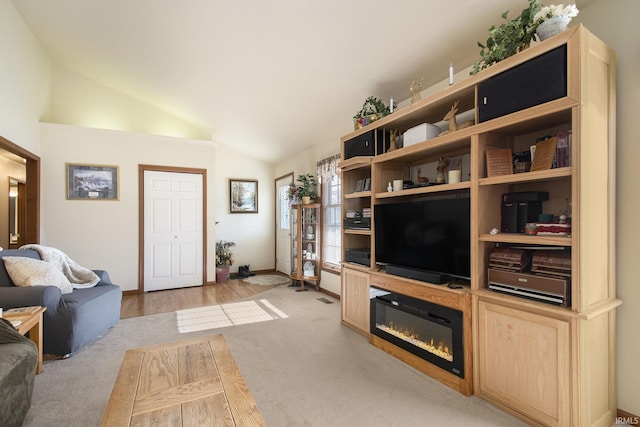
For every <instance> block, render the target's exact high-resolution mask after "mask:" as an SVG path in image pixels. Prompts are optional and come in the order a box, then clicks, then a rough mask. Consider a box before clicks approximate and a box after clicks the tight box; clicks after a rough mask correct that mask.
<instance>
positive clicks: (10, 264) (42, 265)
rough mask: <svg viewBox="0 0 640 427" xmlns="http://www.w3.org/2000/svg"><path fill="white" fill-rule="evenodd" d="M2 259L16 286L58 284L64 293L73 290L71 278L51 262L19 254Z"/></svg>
mask: <svg viewBox="0 0 640 427" xmlns="http://www.w3.org/2000/svg"><path fill="white" fill-rule="evenodd" d="M2 260H3V261H4V266H5V268H6V269H7V273H9V277H11V280H12V281H13V283H14V284H15V285H16V286H23V287H24V286H56V287H57V288H59V289H60V291H61V292H62V293H63V294H69V293H71V292H73V287H72V286H71V282H69V279H67V278H66V277H65V276H64V274H62V272H61V271H60V270H58V269H57V268H56V266H55V265H53V264H51V263H49V262H46V261H41V260H39V259H32V258H25V257H19V256H15V257H13V256H5V257H3V258H2Z"/></svg>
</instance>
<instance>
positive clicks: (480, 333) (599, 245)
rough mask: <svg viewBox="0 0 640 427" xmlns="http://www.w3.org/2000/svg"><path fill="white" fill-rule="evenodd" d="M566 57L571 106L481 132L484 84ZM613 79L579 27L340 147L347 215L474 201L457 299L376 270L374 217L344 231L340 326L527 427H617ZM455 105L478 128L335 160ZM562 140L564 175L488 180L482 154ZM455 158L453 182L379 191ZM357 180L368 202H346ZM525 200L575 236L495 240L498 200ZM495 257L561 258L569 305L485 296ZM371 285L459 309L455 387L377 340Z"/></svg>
mask: <svg viewBox="0 0 640 427" xmlns="http://www.w3.org/2000/svg"><path fill="white" fill-rule="evenodd" d="M564 45H566V47H567V76H566V82H567V83H566V86H567V96H564V97H560V98H558V99H555V100H552V101H550V102H545V103H543V104H539V105H535V106H532V107H529V108H526V109H523V110H520V111H516V112H513V113H510V114H506V115H503V116H501V117H497V118H494V119H491V120H487V121H484V122H481V123H478V120H477V115H478V108H477V107H478V105H477V99H478V96H477V91H478V85H479V84H480V83H482V82H483V81H486V80H487V79H489V78H491V77H493V76H496V75H498V74H500V73H502V72H503V71H507V70H510V69H512V68H513V67H516V66H518V65H521V64H524V63H526V62H527V61H530V60H532V59H533V58H536V57H538V56H539V55H541V54H544V53H546V52H549V51H551V50H552V49H555V48H557V47H560V46H564ZM615 76H616V69H615V53H614V52H613V51H612V50H611V49H610V48H608V47H607V46H606V45H605V44H604V43H603V42H602V41H600V40H599V39H597V38H596V37H595V36H593V35H592V34H591V33H590V32H589V31H588V30H587V29H586V28H584V27H583V26H582V25H579V26H577V27H574V28H570V29H569V30H567V31H565V32H564V33H562V34H559V35H557V36H555V37H553V38H551V39H548V40H546V41H544V42H541V43H538V44H536V45H534V46H532V47H530V48H528V49H526V50H525V51H523V52H521V53H519V54H517V55H514V56H512V57H510V58H508V59H507V60H504V61H502V62H500V63H498V64H495V65H493V66H491V67H490V68H488V69H486V70H483V71H481V72H479V73H478V74H476V75H474V76H470V77H469V78H467V79H465V80H463V81H460V82H457V83H455V84H453V85H451V86H449V87H448V88H446V89H443V90H441V91H439V92H437V93H434V94H432V95H429V96H428V97H426V98H425V99H422V100H419V101H417V102H415V103H414V104H412V105H410V106H408V107H405V108H402V109H400V110H397V111H396V112H394V113H392V114H391V115H389V116H387V117H384V118H382V119H380V120H378V121H375V122H373V123H371V124H369V125H368V126H365V127H364V128H362V129H359V130H357V131H355V132H352V133H350V134H348V135H345V136H344V137H343V138H342V139H341V144H342V147H343V150H342V151H343V156H342V160H341V163H340V168H341V171H342V188H343V200H342V209H343V217H344V216H345V214H346V212H347V211H348V210H362V209H363V208H372V210H373V208H374V206H375V205H377V204H383V203H389V202H394V201H409V200H412V199H415V198H417V197H423V196H425V195H431V194H433V195H440V194H449V193H453V192H456V191H459V190H466V191H468V192H469V193H470V198H471V215H470V218H471V221H470V222H471V224H470V225H471V248H470V253H471V282H470V286H469V287H465V288H463V289H449V288H447V286H444V285H435V284H431V283H426V282H421V281H417V280H412V279H405V278H401V277H396V276H392V275H389V274H386V273H385V272H384V271H381V270H380V268H379V266H378V265H377V264H376V257H375V254H376V248H375V216H374V218H373V221H372V225H371V230H362V229H356V230H353V229H346V228H344V226H343V230H342V246H343V265H342V278H341V281H342V284H341V306H342V307H341V320H342V323H343V324H344V325H346V326H348V327H350V328H353V329H354V330H356V331H358V332H360V333H361V334H363V335H365V336H367V337H369V338H370V340H371V342H372V343H373V344H374V345H376V346H379V347H380V348H382V349H383V350H385V351H387V352H389V353H391V354H393V355H394V356H396V357H398V358H400V359H401V360H403V361H405V362H406V363H409V364H411V365H412V366H414V367H416V368H417V369H419V370H422V371H423V372H425V373H427V374H428V375H431V376H433V377H434V378H436V379H437V380H439V381H441V382H443V383H444V384H447V385H448V386H450V387H452V388H454V389H456V390H458V391H460V392H461V393H463V394H466V395H469V394H476V395H478V396H480V397H482V398H483V399H485V400H487V401H489V402H491V403H492V404H494V405H496V406H498V407H500V408H502V409H504V410H506V411H508V412H510V413H512V414H514V415H516V416H517V417H520V418H522V419H524V420H525V421H527V422H529V423H533V424H536V425H558V426H608V425H611V424H613V422H614V420H615V416H616V384H615V378H616V371H615V359H616V354H615V352H616V346H615V341H616V336H615V313H616V307H617V306H618V305H620V304H621V301H620V300H618V299H617V298H616V278H615V202H616V199H615V158H616V156H615V144H616V138H615V121H616V120H615V117H616V116H615V103H616V97H615V94H616V86H615ZM522 84H527V82H522ZM456 101H459V111H465V110H470V109H474V108H475V115H476V121H475V123H476V124H475V125H472V126H471V127H468V128H464V129H460V130H457V131H455V132H451V133H447V134H445V135H441V136H438V137H435V138H433V139H430V140H427V141H423V142H419V143H416V144H413V145H411V146H408V147H405V148H401V149H397V150H393V151H390V152H386V153H381V152H377V153H376V154H375V155H373V156H359V157H351V158H348V159H345V156H344V151H345V150H344V144H345V142H347V141H350V140H352V139H353V138H355V137H357V136H359V135H362V134H364V133H366V132H369V131H371V130H372V129H378V128H379V129H385V130H393V129H398V130H399V133H400V134H402V133H403V132H404V131H406V130H407V129H409V128H412V127H414V126H417V125H419V124H421V123H436V122H439V121H440V120H442V117H444V115H445V113H446V112H447V111H448V110H449V109H450V108H451V105H453V103H454V102H456ZM560 131H563V132H568V131H571V133H572V149H571V157H570V161H571V162H570V166H567V167H558V168H554V169H548V170H540V171H535V172H524V173H516V174H510V175H502V176H492V177H488V176H487V165H486V152H487V151H488V150H492V149H498V148H510V149H512V150H513V151H514V152H516V151H521V150H523V147H524V148H528V147H529V146H530V145H532V144H535V140H536V137H537V136H540V135H545V134H556V133H557V132H560ZM532 140H533V143H532ZM460 155H464V156H465V158H466V159H468V162H469V163H468V165H469V167H468V168H467V169H468V170H463V174H462V181H461V182H459V183H454V184H442V185H435V186H426V187H418V188H410V189H404V190H400V191H391V192H390V191H387V185H388V183H389V182H390V181H393V180H395V179H405V180H408V179H412V178H415V169H416V166H419V165H422V166H423V171H425V170H428V169H429V168H432V169H435V167H434V166H432V164H435V162H437V161H438V159H439V157H440V156H447V157H450V158H452V159H453V158H456V157H458V156H460ZM424 165H429V166H426V167H425V166H424ZM410 171H413V175H412V176H410V173H411V172H410ZM423 175H424V173H423ZM366 178H370V179H371V191H358V192H351V190H350V189H354V188H356V183H357V182H358V181H359V180H362V179H366ZM414 180H415V179H414ZM521 191H545V192H548V193H549V200H548V201H545V202H544V203H543V207H544V212H549V213H554V214H556V216H557V215H559V214H560V213H561V212H566V213H567V214H569V217H570V221H571V234H570V235H569V236H539V235H526V234H523V233H497V234H491V233H490V230H492V229H493V228H497V229H498V230H500V229H501V200H502V199H501V198H502V195H503V194H504V193H511V192H521ZM497 245H503V246H504V245H528V246H533V247H543V246H544V247H563V248H570V250H571V281H570V290H571V293H570V304H569V306H568V307H561V306H558V305H553V304H549V303H545V302H540V301H534V300H531V299H525V298H521V297H518V296H513V295H507V294H503V293H498V292H494V291H492V290H490V289H489V288H488V267H489V255H490V252H491V250H492V249H494V248H495V247H496V246H497ZM351 248H370V253H371V256H370V259H371V261H370V265H362V264H357V263H352V262H347V261H346V258H345V257H344V252H345V251H346V250H347V249H351ZM370 286H374V287H376V288H381V289H386V290H389V291H392V292H398V293H402V294H405V295H408V296H412V297H414V298H417V299H421V300H425V301H430V302H435V303H437V304H442V305H446V306H449V307H454V308H457V309H458V310H461V311H463V313H464V328H465V331H464V346H465V351H464V360H465V378H464V379H460V378H457V377H455V376H453V375H451V374H449V373H448V372H446V371H443V370H441V369H440V368H438V367H430V366H423V365H422V364H421V362H420V361H419V360H416V359H418V358H416V357H415V356H413V355H411V354H410V353H408V352H405V351H404V350H402V349H400V348H398V347H396V346H394V345H393V344H390V343H385V342H384V340H380V339H378V338H377V337H373V335H371V334H370V331H369V322H370V319H369V315H370V313H369V289H370ZM380 341H382V343H381V342H380ZM426 365H428V363H427V364H426Z"/></svg>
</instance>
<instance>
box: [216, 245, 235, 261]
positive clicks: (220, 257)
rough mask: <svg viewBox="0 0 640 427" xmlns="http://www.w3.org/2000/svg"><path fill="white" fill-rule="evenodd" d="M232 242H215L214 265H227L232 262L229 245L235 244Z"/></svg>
mask: <svg viewBox="0 0 640 427" xmlns="http://www.w3.org/2000/svg"><path fill="white" fill-rule="evenodd" d="M235 245H236V244H235V243H234V242H226V241H224V240H219V241H217V242H216V266H218V267H222V266H228V265H231V264H233V252H231V249H230V248H231V247H232V246H235Z"/></svg>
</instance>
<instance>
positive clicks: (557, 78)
mask: <svg viewBox="0 0 640 427" xmlns="http://www.w3.org/2000/svg"><path fill="white" fill-rule="evenodd" d="M564 96H567V46H566V45H562V46H560V47H557V48H555V49H553V50H550V51H549V52H546V53H544V54H542V55H540V56H537V57H535V58H533V59H531V60H529V61H527V62H524V63H522V64H520V65H518V66H516V67H513V68H511V69H509V70H507V71H504V72H502V73H500V74H497V75H495V76H493V77H491V78H489V79H487V80H485V81H483V82H480V84H478V122H479V123H482V122H486V121H487V120H491V119H495V118H496V117H500V116H504V115H506V114H510V113H514V112H516V111H520V110H524V109H525V108H529V107H533V106H534V105H539V104H543V103H545V102H549V101H552V100H554V99H558V98H562V97H564Z"/></svg>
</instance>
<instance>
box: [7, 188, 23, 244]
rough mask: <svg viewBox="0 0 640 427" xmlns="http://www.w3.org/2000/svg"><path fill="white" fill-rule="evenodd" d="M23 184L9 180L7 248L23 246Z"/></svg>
mask: <svg viewBox="0 0 640 427" xmlns="http://www.w3.org/2000/svg"><path fill="white" fill-rule="evenodd" d="M24 190H25V184H24V183H23V182H21V181H18V180H17V179H14V178H9V247H10V248H19V247H20V246H22V245H23V243H22V242H23V239H24V237H23V235H24V233H22V230H24V196H25V193H24Z"/></svg>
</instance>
